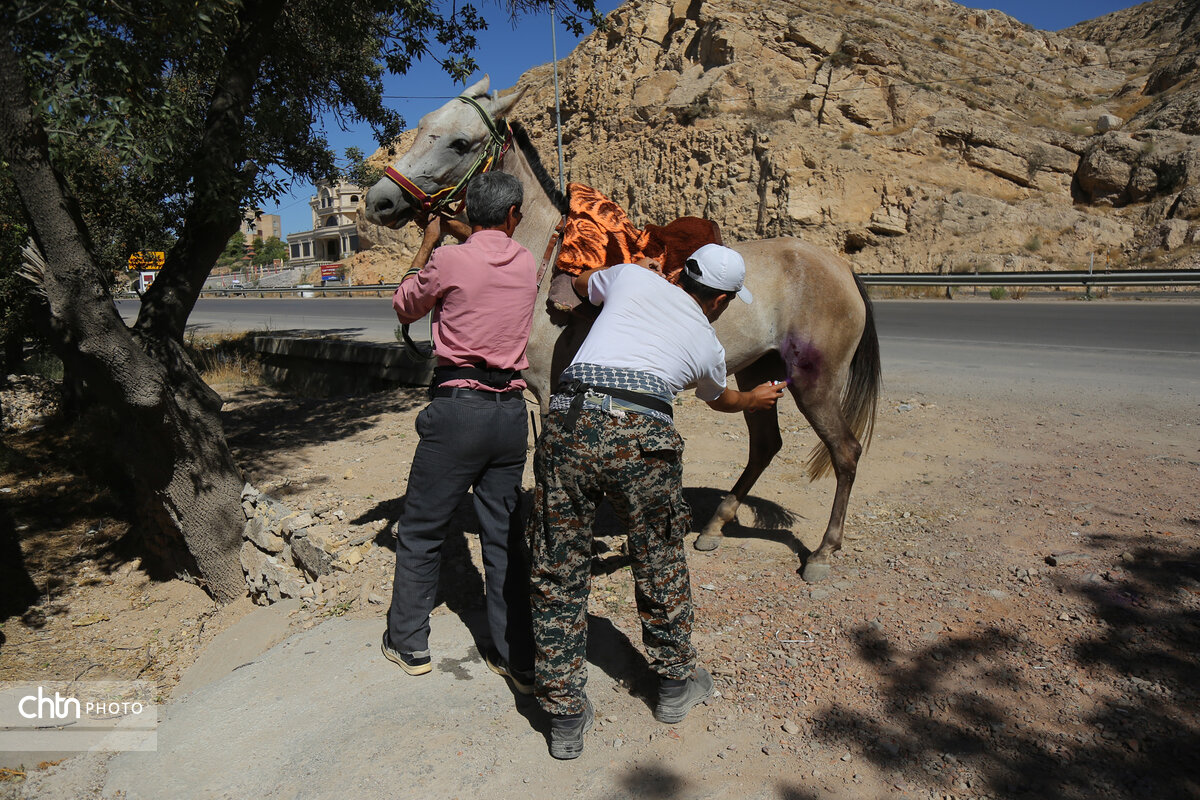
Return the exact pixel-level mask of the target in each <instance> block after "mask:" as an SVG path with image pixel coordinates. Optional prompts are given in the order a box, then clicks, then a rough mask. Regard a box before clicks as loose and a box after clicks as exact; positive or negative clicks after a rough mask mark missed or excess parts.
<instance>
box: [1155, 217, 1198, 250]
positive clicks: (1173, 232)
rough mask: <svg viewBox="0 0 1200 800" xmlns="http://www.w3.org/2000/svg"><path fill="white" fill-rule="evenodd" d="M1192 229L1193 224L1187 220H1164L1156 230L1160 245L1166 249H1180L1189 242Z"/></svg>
mask: <svg viewBox="0 0 1200 800" xmlns="http://www.w3.org/2000/svg"><path fill="white" fill-rule="evenodd" d="M1190 229H1191V226H1190V225H1188V223H1187V221H1186V220H1182V219H1166V220H1163V221H1162V222H1160V223H1159V225H1158V230H1157V231H1156V232H1155V233H1156V235H1157V237H1158V245H1159V246H1160V247H1162V248H1163V249H1164V250H1178V249H1179V248H1181V247H1183V246H1184V245H1185V244H1187V241H1188V232H1189V231H1190Z"/></svg>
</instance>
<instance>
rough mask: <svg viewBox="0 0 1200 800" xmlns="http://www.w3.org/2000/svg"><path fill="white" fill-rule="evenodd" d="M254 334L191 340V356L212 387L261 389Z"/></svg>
mask: <svg viewBox="0 0 1200 800" xmlns="http://www.w3.org/2000/svg"><path fill="white" fill-rule="evenodd" d="M255 335H256V334H255V333H237V334H204V335H201V336H196V335H192V336H189V337H188V340H187V349H188V354H189V355H190V356H191V358H192V362H193V363H195V365H196V368H197V369H199V370H200V377H201V378H203V379H204V382H205V383H207V384H208V385H209V386H214V387H215V386H233V387H239V388H240V387H246V386H259V385H261V384H262V363H261V361H260V360H259V358H258V354H257V353H255V352H254V346H253V339H254V336H255Z"/></svg>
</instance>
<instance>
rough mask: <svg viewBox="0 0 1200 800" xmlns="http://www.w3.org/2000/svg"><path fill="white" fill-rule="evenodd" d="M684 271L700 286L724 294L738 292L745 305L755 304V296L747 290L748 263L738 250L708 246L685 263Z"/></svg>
mask: <svg viewBox="0 0 1200 800" xmlns="http://www.w3.org/2000/svg"><path fill="white" fill-rule="evenodd" d="M684 269H686V270H687V273H688V275H690V276H691V277H692V279H693V280H695V281H696V282H697V283H699V284H703V285H704V286H707V287H708V288H710V289H717V290H719V291H723V292H737V296H738V298H739V299H740V300H741V301H742V302H743V303H753V302H754V295H752V294H750V290H749V289H747V288H746V262H745V261H744V260H742V257H741V255H740V254H739V253H738V252H737V251H736V250H731V249H729V248H728V247H725V246H723V245H719V244H706V245H704V246H703V247H701V248H700V249H699V250H697V251H696V252H694V253H692V255H691V257H690V258H688V260H687V261H686V262H684Z"/></svg>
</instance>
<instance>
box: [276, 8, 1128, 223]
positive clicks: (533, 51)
mask: <svg viewBox="0 0 1200 800" xmlns="http://www.w3.org/2000/svg"><path fill="white" fill-rule="evenodd" d="M960 4H961V5H965V6H968V7H971V8H983V9H997V10H999V11H1003V12H1004V13H1005V14H1008V15H1009V16H1012V17H1015V18H1016V19H1019V20H1020V21H1021V22H1025V23H1028V24H1029V25H1032V26H1033V27H1035V28H1038V29H1039V30H1048V31H1057V30H1062V29H1063V28H1068V27H1070V26H1072V25H1074V24H1076V23H1077V22H1082V21H1084V20H1088V19H1095V18H1096V17H1101V16H1104V15H1105V14H1109V13H1111V12H1113V11H1118V10H1120V9H1122V8H1129V7H1131V6H1135V5H1137V4H1138V3H1137V2H1135V1H1134V0H991V2H988V0H968V1H967V2H961V0H960ZM619 5H621V3H620V2H619V0H598V2H597V6H598V7H599V9H600V10H601V11H602V12H603V13H605V14H607V13H608V12H610V11H612V10H613V9H615V8H617V7H618V6H619ZM482 11H483V14H484V16H485V18H487V19H488V22H489V29H488V30H487V31H484V32H483V33H481V34H480V35H479V36H478V39H479V48H478V50H477V52H476V55H475V60H476V61H477V62H478V63H479V64H480V66H481V67H482V69H481V70H480V71H479V72H478V73H476V74H475V75H473V76H472V77H471V78H470V79H469V80H468V85H469V84H470V83H474V82H475V81H477V80H479V79H480V78H482V77H483V74H484V72H486V73H487V74H489V75H490V76H491V87H492V88H493V89H507V88H508V87H510V86H513V85H514V84H515V83H516V82H517V80H518V79H519V78H520V77H521V75H522V74H524V73H525V71H526V70H529V69H530V68H532V67H536V66H538V65H540V64H547V63H549V62H550V61H552V60H553V59H554V52H555V50H554V47H553V46H552V41H551V24H550V15H549V13H547V12H543V13H540V14H527V15H524V16H522V17H521V19H520V20H519V21H518V23H517V25H516V27H514V26H513V25H512V24H511V23H510V22H509V21H508V20H507V19H505V18H504V12H502V11H499V5H498V4H497V3H496V2H494V1H493V2H488V3H485V4H483V6H482ZM554 36H555V39H556V40H557V42H556V44H557V53H558V57H559V58H560V59H562V58H565V57H566V56H567V55H568V54H569V53H570V52H571V51H572V50H573V49H574V48H575V46H576V45H577V44H579V42H580V41H581V39H580V38H575V37H573V36H572V35H571V34H570V33H569V32H568V31H566V30H565V29H563V28H562V26H561V25H559V26H558V30H557V31H556V32H555V34H554ZM384 88H385V97H386V98H387V99H388V101H389V102H390V103H391V104H392V107H393V108H395V109H396V110H397V111H399V112H400V113H401V114H402V115H403V116H404V118H405V121H406V122H407V123H408V125H409V126H410V127H411V126H415V125H416V124H417V122H418V121H419V120H420V119H421V117H422V116H423V115H425V114H427V113H429V112H430V111H432V110H434V109H435V108H438V107H439V106H441V105H442V104H443V103H445V102H446V100H448V99H450V98H452V97H454V96H456V95H457V94H458V91H459V90H460V89H461V88H462V86H456V85H454V84H452V82H451V80H450V78H449V76H447V75H446V74H445V73H444V72H442V70H441V68H440V67H439V66H438V65H437V64H436V63H434V62H432V61H430V60H426V61H425V62H423V63H418V64H417V65H415V66H414V67H413V69H412V70H410V71H409V73H408V74H407V75H405V76H403V77H399V78H397V77H389V78H388V79H386V80H385V83H384ZM326 134H327V136H328V139H329V143H330V145H331V146H332V147H333V148H334V149H335V150H336V151H337V153H338V155H339V156H342V155H343V154H344V153H345V150H346V148H347V147H357V148H359V149H360V150H362V151H363V152H364V153H366V154H367V155H370V154H371V153H374V152H375V150H376V149H377V148H378V145H377V144H376V142H375V138H374V136H373V135H372V132H371V130H370V128H369V127H367V126H363V127H362V128H357V129H354V128H352V129H350V130H342V129H340V128H339V126H338V123H337V122H336V121H334V120H332V118H330V119H329V120H328V121H327V123H326ZM314 191H315V190H314V189H313V187H312V185H311V184H309V183H303V182H301V183H297V184H295V185H294V186H293V188H292V192H291V193H290V195H285V196H284V197H282V198H280V200H279V202H278V203H274V204H267V205H265V206H264V208H263V210H264V211H266V213H268V214H279V215H280V216H281V217H282V223H283V232H284V234H285V237H286V235H287V234H289V233H299V232H301V231H307V230H311V229H312V209H311V207H310V206H309V204H308V203H309V199H310V198H311V197H312V195H313V194H314Z"/></svg>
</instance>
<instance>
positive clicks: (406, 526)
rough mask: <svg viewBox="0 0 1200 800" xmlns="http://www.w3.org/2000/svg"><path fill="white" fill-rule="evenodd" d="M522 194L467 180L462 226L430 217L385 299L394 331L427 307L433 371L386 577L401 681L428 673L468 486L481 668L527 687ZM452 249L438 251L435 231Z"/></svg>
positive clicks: (533, 285) (391, 654)
mask: <svg viewBox="0 0 1200 800" xmlns="http://www.w3.org/2000/svg"><path fill="white" fill-rule="evenodd" d="M523 199H524V198H523V190H522V188H521V184H520V182H519V181H518V180H517V179H516V178H515V177H513V176H511V175H507V174H505V173H501V172H487V173H484V174H482V175H479V176H477V177H475V178H474V179H472V181H471V182H470V183H469V184H468V185H467V197H466V201H467V203H466V207H467V220H468V222H469V224H470V231H469V233H470V235H469V237H468V236H467V233H468V231H467V230H466V226H463V225H462V224H461V223H457V222H453V221H450V222H447V223H444V222H443V221H442V220H441V219H439V218H437V217H434V218H433V219H431V220H430V221H429V224H428V226H427V227H426V228H425V237H424V240H423V241H422V243H421V248H420V249H419V250H418V251H417V255H416V257H415V258H414V260H413V266H412V267H411V268H410V269H409V270H408V271H407V272H406V273H405V274H404V277H403V278H402V279H401V281H400V286H399V287H398V288H397V289H396V293H395V295H394V296H393V297H392V307H393V308H394V309H395V310H396V316H397V317H398V318H399V319H400V321H401V322H403V323H412V322H416V321H417V320H418V319H420V318H421V317H423V316H425V314H427V313H429V312H431V311H432V312H433V316H432V320H433V341H434V345H435V347H436V350H437V355H438V365H437V367H436V369H435V370H434V378H433V386H432V387H431V392H432V394H433V399H432V401H431V402H430V404H429V405H428V406H426V407H425V409H424V410H422V411H421V413H420V414H419V415H417V423H416V427H417V434H418V435H419V436H420V437H421V440H420V442H419V443H418V445H417V449H416V452H415V453H414V455H413V462H412V467H411V469H410V471H409V476H408V492H407V495H406V497H405V501H404V511H403V512H402V514H401V515H400V520H399V521H398V522H397V523H396V576H395V579H394V581H393V583H392V604H391V607H390V609H389V610H388V626H387V630H385V631H384V634H383V642H382V645H381V646H382V649H383V654H384V656H386V657H387V658H388V659H389V660H390V661H393V662H395V663H396V664H398V665H400V667H401V668H402V669H403V670H404V671H405V672H407V673H408V674H410V675H422V674H425V673H427V672H429V671H431V670H432V665H431V658H430V654H429V614H430V612H431V611H432V610H433V607H434V602H435V598H436V595H437V583H438V571H439V569H440V566H441V546H442V542H443V540H444V539H445V536H446V526H447V524H448V523H449V521H450V517H451V515H452V514H453V513H454V509H455V507H456V506H457V505H458V502H459V500H460V499H461V498H462V496H463V494H464V493H465V492H466V491H467V490H468V489H471V490H473V495H474V502H475V512H476V514H477V516H478V517H479V528H480V535H479V538H480V544H481V547H482V550H483V564H484V573H485V594H486V601H487V616H488V627H489V630H490V632H491V636H492V646H491V647H490V648H488V650H487V652H486V653H485V655H484V658H485V660H486V661H487V664H488V666H489V667H491V669H492V670H493V671H495V672H497V673H499V674H501V675H504V676H505V677H507V678H509V679H510V680H511V681H512V682H513V686H514V687H515V688H516V689H517V690H518V691H520V692H522V693H524V694H529V693H531V692H532V691H533V676H532V669H533V644H532V638H531V637H532V634H531V623H530V619H529V584H528V568H527V566H526V560H525V558H524V555H523V553H524V550H523V547H524V545H523V536H522V533H523V526H522V525H521V520H520V508H519V500H520V491H521V473H522V471H523V470H524V468H525V451H526V442H527V438H528V433H529V430H528V423H527V421H526V415H525V401H524V397H523V396H522V389H524V388H525V381H523V380H522V379H521V370H522V369H525V368H526V367H528V366H529V362H528V361H527V360H526V358H525V347H526V344H527V343H528V341H529V330H530V327H531V325H532V324H533V308H534V303H535V300H536V298H537V265H536V264H535V262H534V259H533V255H532V254H531V253H530V252H529V251H528V250H526V249H525V248H524V247H522V246H521V245H519V244H517V243H516V242H515V241H513V239H512V233H513V231H514V230H515V229H516V227H517V225H518V224H519V223H520V221H521V203H522V201H523ZM445 228H449V232H450V233H451V234H453V235H454V236H456V237H457V238H459V239H465V241H464V242H463V243H462V244H458V245H451V246H447V247H442V248H440V249H438V250H436V251H434V247H435V246H436V245H437V243H438V242H439V241H440V240H441V238H442V235H443V233H444V229H445Z"/></svg>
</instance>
